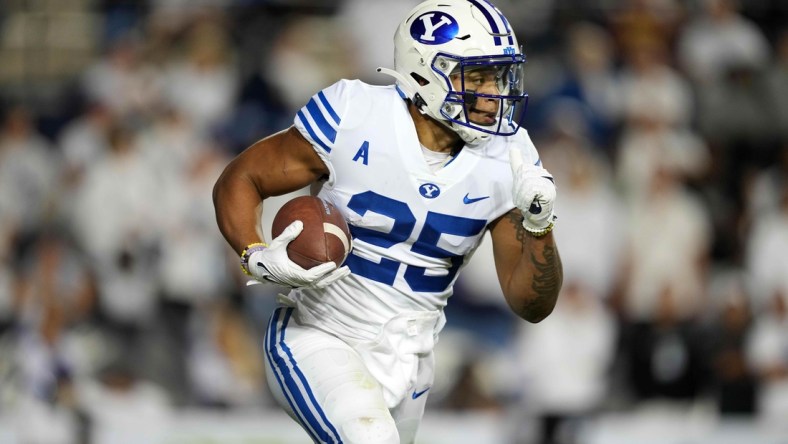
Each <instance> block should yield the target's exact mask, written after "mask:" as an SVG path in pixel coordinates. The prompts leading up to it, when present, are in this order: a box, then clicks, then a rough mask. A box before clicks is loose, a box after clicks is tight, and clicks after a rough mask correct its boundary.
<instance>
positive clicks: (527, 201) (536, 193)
mask: <svg viewBox="0 0 788 444" xmlns="http://www.w3.org/2000/svg"><path fill="white" fill-rule="evenodd" d="M509 162H510V163H511V166H512V176H513V178H514V186H513V190H512V197H513V200H514V205H515V206H516V207H517V208H518V209H519V210H520V211H521V212H522V213H523V228H525V229H526V230H527V231H529V232H531V233H535V234H541V233H544V231H545V230H549V229H550V228H552V224H553V221H554V220H555V213H554V211H553V204H554V203H555V196H556V188H555V181H554V180H553V175H552V174H550V173H549V172H548V171H547V170H546V169H544V168H542V167H540V166H536V165H531V164H525V163H524V162H523V153H522V151H520V149H518V148H515V147H512V148H511V149H510V150H509Z"/></svg>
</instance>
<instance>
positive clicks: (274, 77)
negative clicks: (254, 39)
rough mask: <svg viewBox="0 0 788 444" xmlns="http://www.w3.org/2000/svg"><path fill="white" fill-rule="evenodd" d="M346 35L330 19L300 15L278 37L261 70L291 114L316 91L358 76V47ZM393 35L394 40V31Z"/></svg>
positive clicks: (392, 31) (392, 30) (336, 23)
mask: <svg viewBox="0 0 788 444" xmlns="http://www.w3.org/2000/svg"><path fill="white" fill-rule="evenodd" d="M371 22H375V21H374V20H371ZM347 32H348V31H347V30H346V28H345V27H344V26H342V24H340V23H339V22H337V21H335V20H333V19H331V18H324V17H319V16H297V17H295V18H294V19H293V20H292V21H290V22H289V23H287V24H286V26H285V27H284V29H283V30H282V31H281V33H280V34H279V35H277V36H276V37H275V39H274V41H273V44H272V47H271V53H270V56H269V58H268V59H267V60H264V61H263V65H261V70H262V72H263V73H264V77H265V78H266V79H267V80H268V81H270V82H271V84H272V85H273V86H274V87H275V88H276V90H277V91H279V92H280V93H281V95H282V99H283V101H284V102H285V104H286V105H287V106H288V107H289V109H290V113H291V114H294V113H295V112H296V111H297V110H298V109H299V108H301V107H302V106H304V104H305V103H307V102H308V101H309V98H310V97H312V94H314V91H319V90H321V89H322V88H325V87H326V85H330V84H332V83H334V82H336V81H338V80H340V79H343V78H354V77H357V73H358V71H359V70H358V68H356V66H357V63H358V62H357V61H356V59H355V46H354V45H353V44H352V42H351V41H350V40H349V39H348V35H347ZM390 35H391V38H393V36H394V28H392V29H391V34H390ZM387 66H388V65H387Z"/></svg>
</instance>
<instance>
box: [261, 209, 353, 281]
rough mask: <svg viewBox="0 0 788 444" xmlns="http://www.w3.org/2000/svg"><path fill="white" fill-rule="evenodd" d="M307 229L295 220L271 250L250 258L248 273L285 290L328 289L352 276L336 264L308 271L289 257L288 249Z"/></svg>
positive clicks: (270, 246) (321, 265)
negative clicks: (299, 288) (300, 288)
mask: <svg viewBox="0 0 788 444" xmlns="http://www.w3.org/2000/svg"><path fill="white" fill-rule="evenodd" d="M303 229H304V224H303V222H301V221H300V220H296V221H294V222H293V223H291V224H290V225H288V226H287V227H286V228H285V229H284V230H283V231H282V234H280V235H279V236H278V237H276V238H275V239H274V240H272V241H271V243H270V244H269V245H268V247H266V248H264V249H262V250H258V251H255V252H253V253H252V254H251V255H249V260H248V262H247V269H248V270H249V274H251V275H252V276H253V277H254V278H255V279H257V280H259V281H261V282H262V281H267V282H273V283H274V284H278V285H283V286H286V287H292V288H297V287H317V288H325V287H327V286H328V285H330V284H332V283H334V282H336V281H338V280H339V279H342V278H343V277H345V276H347V275H349V274H350V268H348V267H347V266H344V267H339V268H337V266H336V264H335V263H333V262H326V263H325V264H320V265H317V266H315V267H312V268H310V269H308V270H306V269H304V268H302V267H301V266H300V265H298V264H296V263H295V262H293V261H292V260H290V258H289V257H288V256H287V245H288V244H289V243H290V242H292V241H293V239H295V238H296V237H298V235H299V234H301V231H302V230H303Z"/></svg>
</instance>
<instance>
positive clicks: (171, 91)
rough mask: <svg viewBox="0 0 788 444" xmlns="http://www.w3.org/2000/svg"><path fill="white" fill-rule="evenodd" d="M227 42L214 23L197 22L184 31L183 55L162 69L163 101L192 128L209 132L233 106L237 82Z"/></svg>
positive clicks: (221, 27) (223, 32) (224, 34)
mask: <svg viewBox="0 0 788 444" xmlns="http://www.w3.org/2000/svg"><path fill="white" fill-rule="evenodd" d="M228 39H229V37H228V35H227V31H226V29H224V27H223V26H222V25H221V24H220V22H219V21H218V20H209V19H205V20H202V21H199V22H197V23H195V24H194V25H193V27H192V28H191V29H189V31H188V34H187V36H186V53H185V54H184V55H183V56H182V57H177V58H176V59H175V61H174V62H172V63H171V64H170V65H169V66H168V67H167V69H166V82H165V87H164V94H165V97H166V99H167V101H168V103H169V104H170V105H171V106H172V107H174V108H175V109H176V110H177V111H178V113H179V114H181V115H183V116H185V117H186V118H187V119H189V120H190V121H191V124H192V125H194V127H195V128H201V129H203V130H205V131H211V130H212V129H213V128H214V127H215V126H216V125H217V124H219V123H221V122H222V121H223V120H225V119H227V118H229V116H230V113H231V111H232V107H233V105H234V103H235V100H236V96H237V94H238V88H239V79H238V73H237V72H236V68H235V65H234V58H233V47H232V46H231V45H230V44H229V42H228Z"/></svg>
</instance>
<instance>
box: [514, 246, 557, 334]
mask: <svg viewBox="0 0 788 444" xmlns="http://www.w3.org/2000/svg"><path fill="white" fill-rule="evenodd" d="M542 256H544V262H540V261H539V259H538V258H537V257H536V254H534V253H531V263H532V264H533V267H534V270H535V272H534V275H533V280H532V281H531V289H532V290H533V292H534V298H532V299H531V300H530V301H528V302H526V304H525V305H524V306H523V312H522V314H523V315H526V314H530V315H531V316H533V315H535V314H537V316H538V317H539V319H538V320H542V319H544V318H545V317H547V315H548V314H549V313H550V312H551V311H552V310H553V307H554V306H555V300H556V298H557V297H558V292H559V290H560V289H561V282H562V281H563V279H564V278H563V270H562V266H561V258H560V256H559V255H558V251H557V250H556V248H555V247H552V246H545V247H544V250H543V251H542Z"/></svg>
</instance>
